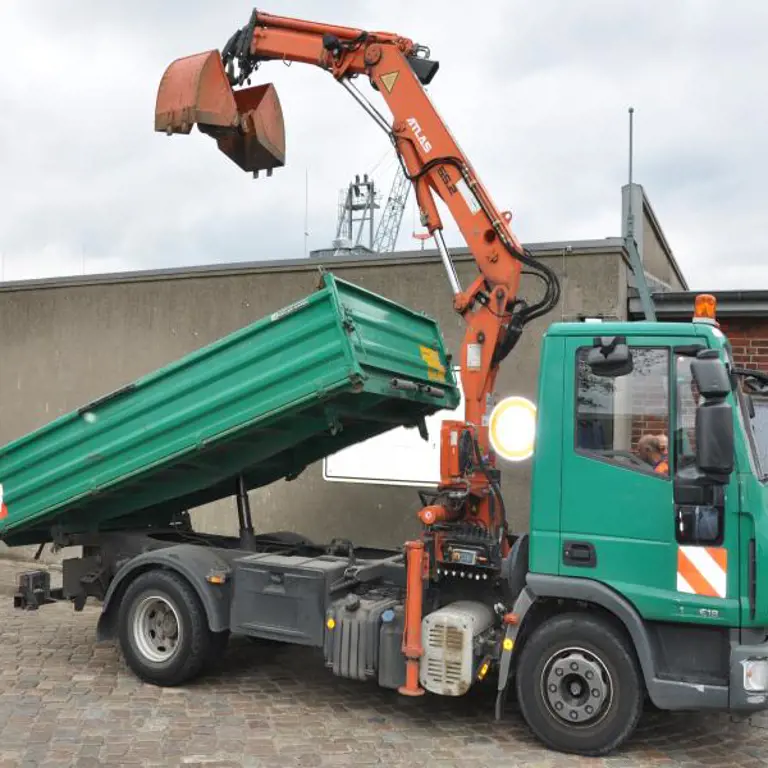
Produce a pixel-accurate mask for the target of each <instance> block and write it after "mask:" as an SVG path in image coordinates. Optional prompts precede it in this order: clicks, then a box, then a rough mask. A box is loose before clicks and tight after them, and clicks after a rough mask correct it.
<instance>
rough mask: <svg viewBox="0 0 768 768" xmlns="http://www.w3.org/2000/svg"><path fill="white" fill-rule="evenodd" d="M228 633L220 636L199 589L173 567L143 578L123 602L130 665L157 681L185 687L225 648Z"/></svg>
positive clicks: (122, 620) (124, 640)
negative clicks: (210, 623)
mask: <svg viewBox="0 0 768 768" xmlns="http://www.w3.org/2000/svg"><path fill="white" fill-rule="evenodd" d="M227 636H228V633H217V634H214V633H212V632H211V631H210V629H209V628H208V620H207V617H206V615H205V611H204V609H203V606H202V605H201V604H200V600H199V598H198V596H197V594H196V592H195V590H194V589H193V588H192V587H191V586H190V584H189V583H188V582H187V581H186V580H185V579H184V578H182V577H181V576H179V575H178V574H176V573H173V572H171V571H162V570H153V571H148V572H147V573H143V574H141V575H140V576H138V577H137V578H136V579H135V580H134V581H133V582H131V584H129V586H128V588H127V589H126V591H125V595H124V596H123V599H122V601H121V604H120V615H119V638H120V647H121V650H122V652H123V656H124V657H125V660H126V663H127V664H128V666H129V667H130V668H131V670H132V671H133V672H134V674H136V675H137V677H139V678H141V679H142V680H144V681H146V682H148V683H153V684H154V685H162V686H173V685H181V684H183V683H186V682H189V681H190V680H192V679H193V678H195V677H196V676H197V675H198V674H199V673H200V672H201V671H202V669H203V667H204V666H205V665H206V664H208V663H210V662H211V661H212V660H213V658H214V657H215V656H217V655H219V654H220V653H222V652H223V649H224V646H225V644H226V638H227Z"/></svg>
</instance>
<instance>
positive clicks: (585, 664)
mask: <svg viewBox="0 0 768 768" xmlns="http://www.w3.org/2000/svg"><path fill="white" fill-rule="evenodd" d="M516 681H517V684H516V688H517V698H518V701H519V704H520V709H521V711H522V714H523V717H524V718H525V721H526V722H527V723H528V726H529V727H530V728H531V730H532V731H533V732H534V734H535V735H536V736H537V737H538V738H539V739H540V740H541V741H543V742H544V743H545V744H546V745H547V746H549V747H551V748H553V749H557V750H559V751H561V752H572V753H576V754H580V755H591V756H597V755H604V754H607V753H608V752H611V751H613V750H614V749H616V748H617V747H619V746H620V745H621V744H623V743H624V742H625V741H626V740H627V739H628V738H629V737H630V735H631V734H632V732H633V731H634V730H635V727H636V726H637V722H638V720H639V719H640V715H641V713H642V710H643V694H644V689H643V683H642V680H641V677H640V673H639V671H638V669H637V664H636V663H635V658H634V653H633V650H632V648H631V647H630V644H629V641H628V639H627V638H626V637H625V636H624V635H623V634H622V633H621V632H619V631H618V630H617V629H616V628H615V627H614V626H613V625H612V624H611V623H610V622H609V621H606V620H605V619H602V618H601V617H598V616H590V615H586V614H580V613H569V614H564V615H562V616H556V617H554V618H552V619H549V620H548V621H546V622H545V623H543V624H542V625H541V626H539V627H537V628H536V629H535V630H534V632H533V634H532V635H531V637H530V638H529V639H528V641H527V642H526V644H525V646H524V647H523V650H522V652H521V654H520V658H519V659H518V664H517V676H516Z"/></svg>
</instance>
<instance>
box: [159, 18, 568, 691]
mask: <svg viewBox="0 0 768 768" xmlns="http://www.w3.org/2000/svg"><path fill="white" fill-rule="evenodd" d="M268 61H283V62H294V61H296V62H303V63H305V64H312V65H314V66H318V67H320V68H322V69H325V70H326V71H327V72H328V73H329V74H330V75H331V76H332V77H333V78H334V79H335V80H336V81H337V82H339V83H340V84H341V85H342V86H343V87H344V88H346V89H347V90H348V91H349V92H350V93H351V94H352V96H353V97H354V98H355V100H356V101H357V102H358V103H359V104H360V105H361V106H362V107H363V109H364V110H365V111H366V112H367V113H368V114H369V115H370V116H371V117H372V118H373V119H374V120H375V122H376V123H377V124H378V125H379V126H380V127H381V128H382V129H383V130H384V131H385V133H386V134H387V136H388V137H389V139H390V140H391V142H392V144H393V146H394V149H395V152H396V153H397V156H398V158H399V160H400V162H401V163H402V166H403V169H404V172H405V173H406V176H407V178H408V179H409V180H410V181H411V183H412V184H413V187H414V191H415V195H416V201H417V205H418V208H419V213H420V218H421V223H422V225H423V226H424V227H425V228H426V229H427V231H428V232H429V233H430V235H431V236H432V237H433V238H434V240H435V244H436V246H437V250H438V252H439V254H440V257H441V259H442V262H443V265H444V267H445V270H446V273H447V276H448V280H449V283H450V286H451V290H452V291H453V305H454V308H455V310H456V311H457V312H458V313H459V314H461V316H462V317H463V318H464V320H465V322H466V326H467V328H466V333H465V336H464V341H463V344H462V348H461V359H460V367H461V381H462V385H463V388H464V394H465V398H466V411H465V414H464V420H463V421H450V422H446V423H445V424H444V426H443V430H442V434H441V484H440V485H439V487H438V490H437V492H436V493H435V494H434V495H433V496H432V498H427V497H426V495H423V501H424V507H423V509H422V510H421V512H420V513H419V517H420V519H421V521H422V523H423V524H424V532H423V535H422V537H421V539H419V540H417V541H412V542H408V543H407V544H406V551H407V595H406V628H405V638H404V646H403V651H404V654H405V656H406V659H407V665H406V670H407V678H406V684H405V686H404V687H403V688H402V689H401V692H402V693H405V694H410V695H417V694H419V693H423V690H422V689H421V688H420V686H419V680H418V659H419V657H420V656H421V654H422V648H421V618H422V594H423V580H424V579H427V580H437V579H439V574H440V565H441V563H444V562H450V560H451V559H453V560H454V561H456V560H457V559H459V560H460V558H462V557H464V556H467V555H468V556H471V557H473V558H479V559H480V562H486V563H487V564H488V567H489V568H490V569H491V570H495V569H498V568H499V567H500V563H501V560H502V558H503V557H504V556H506V555H507V553H508V551H509V540H508V537H507V521H506V513H505V509H504V503H503V500H502V497H501V492H500V486H499V472H498V470H497V469H496V466H495V458H494V454H493V450H492V447H491V445H490V442H489V435H488V418H489V416H490V412H491V409H492V407H493V404H494V395H493V393H494V385H495V380H496V375H497V372H498V368H499V364H500V363H501V361H502V360H503V359H504V358H505V357H506V356H507V355H508V354H509V353H510V351H511V350H512V348H513V347H514V345H515V343H516V342H517V340H518V338H519V337H520V334H521V332H522V329H523V327H524V326H525V325H526V324H527V323H528V322H530V321H531V320H534V319H535V318H537V317H540V316H542V315H544V314H546V313H547V312H548V311H549V310H551V309H552V308H553V307H554V306H555V305H556V303H557V301H558V299H559V294H560V286H559V283H558V280H557V277H556V275H555V274H554V273H553V272H552V270H550V269H549V268H548V267H547V266H546V265H544V264H542V263H539V262H537V261H536V260H535V259H534V258H533V257H532V255H531V254H530V252H528V251H526V249H525V248H524V247H523V246H522V245H521V244H520V242H519V241H518V240H517V238H516V237H515V235H514V234H513V233H512V230H511V228H510V221H511V215H510V214H509V213H508V212H504V211H501V210H499V208H498V207H497V206H496V205H495V203H494V202H493V200H492V199H491V196H490V194H489V193H488V191H487V190H486V188H485V186H484V185H483V183H482V182H481V181H480V179H479V177H478V175H477V173H476V172H475V170H474V168H473V167H472V165H471V163H470V162H469V160H468V159H467V158H466V156H465V155H464V153H463V152H462V151H461V149H460V148H459V145H458V144H457V143H456V141H455V139H454V138H453V136H452V135H451V133H450V131H449V130H448V127H447V126H446V125H445V123H444V122H443V121H442V119H441V118H440V116H439V115H438V113H437V111H436V110H435V108H434V106H433V105H432V103H431V101H430V99H429V97H428V96H427V93H426V91H425V90H424V86H425V85H428V84H429V83H430V82H431V81H432V78H433V77H434V76H435V74H436V72H437V70H438V67H439V63H438V62H437V61H434V60H432V59H431V58H430V51H429V49H428V48H426V47H425V46H423V45H418V44H416V43H414V42H413V41H412V40H410V39H408V38H406V37H402V36H400V35H397V34H393V33H390V32H368V31H365V30H362V29H354V28H350V27H343V26H336V25H330V24H321V23H316V22H311V21H304V20H299V19H292V18H286V17H282V16H274V15H271V14H268V13H263V12H261V11H257V10H254V11H253V13H252V15H251V17H250V20H249V22H248V24H247V25H246V26H245V27H243V28H242V29H239V30H237V32H235V33H234V34H233V35H232V37H231V38H230V40H229V41H228V42H227V44H226V45H225V47H224V49H223V50H222V52H221V53H220V52H219V51H218V50H211V51H207V52H205V53H201V54H197V55H194V56H189V57H186V58H182V59H178V60H176V61H174V62H173V63H172V64H171V65H170V66H169V67H168V69H167V70H166V72H165V74H164V75H163V78H162V81H161V83H160V87H159V91H158V96H157V105H156V113H155V129H156V130H157V131H163V132H166V133H168V134H169V135H170V134H174V133H183V134H187V133H189V132H190V130H191V129H192V126H193V125H194V124H197V125H198V127H199V129H200V130H201V131H202V132H203V133H206V134H208V135H210V136H212V137H213V138H214V139H215V140H216V142H217V144H218V147H219V149H220V150H221V151H222V152H224V154H226V155H227V156H228V157H229V158H230V159H231V160H233V161H234V162H235V163H237V164H238V165H239V166H240V167H241V168H242V169H243V170H245V171H248V172H252V173H253V174H254V175H255V176H258V174H259V172H260V171H262V170H264V171H266V172H267V173H268V174H269V175H271V173H272V171H273V169H275V168H278V167H280V166H282V165H283V164H284V161H285V134H284V125H283V116H282V109H281V106H280V102H279V100H278V98H277V94H276V92H275V89H274V87H273V86H272V85H257V86H252V87H242V86H244V85H245V84H247V83H250V78H251V75H252V74H253V72H254V71H255V70H257V69H258V68H259V67H260V66H261V65H262V64H263V63H265V62H268ZM358 77H365V78H367V79H368V80H369V82H370V84H371V86H372V88H373V89H374V90H375V91H378V93H379V94H380V96H381V97H382V98H383V99H384V101H385V102H386V105H387V107H388V108H389V110H390V112H391V113H392V120H391V122H390V121H388V120H387V119H386V118H385V116H384V115H383V114H382V113H381V112H380V111H379V110H378V109H377V108H376V107H375V106H374V105H373V104H372V103H371V102H370V101H369V100H368V99H367V98H366V97H365V96H364V95H363V93H362V92H361V91H360V90H359V89H358V88H357V87H356V85H355V83H354V81H355V79H356V78H358ZM235 88H237V89H235ZM435 196H437V197H439V198H440V199H441V200H443V202H444V203H445V204H446V206H447V207H448V210H449V211H450V213H451V215H452V216H453V218H454V219H455V221H456V223H457V224H458V227H459V229H460V230H461V233H462V235H463V237H464V239H465V241H466V243H467V245H468V247H469V250H470V251H471V253H472V255H473V256H474V259H475V262H476V264H477V267H478V270H479V274H478V275H477V277H476V278H475V280H473V281H472V283H471V284H470V285H468V286H466V287H462V285H461V284H460V282H459V278H458V276H457V273H456V269H455V267H454V265H453V263H452V261H451V258H450V255H449V253H448V249H447V247H446V245H445V240H444V238H443V223H442V221H441V219H440V214H439V213H438V210H437V206H436V201H435ZM524 268H526V269H527V271H529V272H531V273H533V274H534V275H535V276H537V277H538V278H539V279H540V280H541V281H542V283H543V285H544V291H543V294H542V296H541V297H540V298H538V299H537V300H535V301H533V302H530V303H529V302H526V301H525V300H523V299H522V298H521V297H519V296H518V287H519V282H520V275H521V271H523V269H524ZM428 353H429V351H428V350H426V351H425V352H424V354H428ZM436 375H437V376H439V375H440V372H439V371H437V372H436Z"/></svg>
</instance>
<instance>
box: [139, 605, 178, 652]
mask: <svg viewBox="0 0 768 768" xmlns="http://www.w3.org/2000/svg"><path fill="white" fill-rule="evenodd" d="M133 639H134V642H135V644H136V647H137V649H138V651H139V652H140V653H141V655H142V656H144V657H145V658H146V659H147V660H149V661H151V662H154V663H156V664H161V663H163V662H166V661H168V660H169V659H171V658H172V657H173V655H174V654H175V653H176V651H177V650H178V648H179V644H180V642H181V620H180V619H179V614H178V612H177V611H176V607H175V606H174V605H173V603H171V602H170V601H169V600H167V599H166V598H164V597H161V596H160V595H150V596H148V597H145V598H144V599H143V600H142V601H141V602H140V603H139V605H138V606H137V608H136V610H135V611H134V613H133Z"/></svg>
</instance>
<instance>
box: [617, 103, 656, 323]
mask: <svg viewBox="0 0 768 768" xmlns="http://www.w3.org/2000/svg"><path fill="white" fill-rule="evenodd" d="M634 116H635V108H634V107H630V108H629V189H628V192H627V225H626V227H625V232H626V234H625V235H624V247H625V248H626V249H627V253H628V254H629V264H630V267H631V269H632V272H633V274H634V276H635V288H637V292H638V294H639V295H640V306H641V307H642V308H643V314H644V315H645V319H646V320H650V321H651V322H656V310H655V308H654V306H653V297H652V296H651V290H650V288H649V287H648V281H647V280H646V279H645V270H644V269H643V260H642V257H641V256H640V251H639V250H638V249H637V242H636V241H635V214H634V211H633V210H632V198H634V196H635V187H634V184H633V181H632V161H633V157H634V153H635V149H634Z"/></svg>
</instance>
